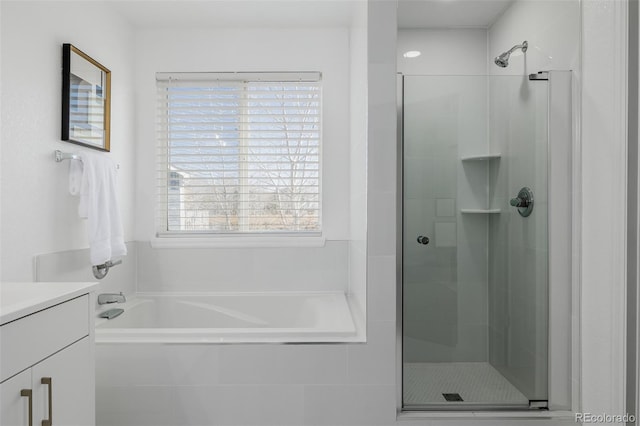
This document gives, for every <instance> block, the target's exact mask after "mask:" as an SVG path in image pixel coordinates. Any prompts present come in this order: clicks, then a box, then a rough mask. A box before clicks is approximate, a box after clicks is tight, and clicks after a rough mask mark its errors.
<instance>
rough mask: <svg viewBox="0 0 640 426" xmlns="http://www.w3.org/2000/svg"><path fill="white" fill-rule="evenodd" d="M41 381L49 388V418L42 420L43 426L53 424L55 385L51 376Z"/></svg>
mask: <svg viewBox="0 0 640 426" xmlns="http://www.w3.org/2000/svg"><path fill="white" fill-rule="evenodd" d="M40 383H42V384H43V385H47V387H48V388H49V418H48V419H44V420H43V421H42V426H52V425H53V386H52V385H51V377H43V378H42V379H40Z"/></svg>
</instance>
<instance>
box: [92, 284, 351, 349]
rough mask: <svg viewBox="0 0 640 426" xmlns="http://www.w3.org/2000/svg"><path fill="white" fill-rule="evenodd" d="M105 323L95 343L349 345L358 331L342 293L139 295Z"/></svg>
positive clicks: (100, 321)
mask: <svg viewBox="0 0 640 426" xmlns="http://www.w3.org/2000/svg"><path fill="white" fill-rule="evenodd" d="M112 308H122V309H124V313H122V314H121V315H120V316H118V317H116V318H113V319H110V320H107V319H104V318H96V333H95V338H96V343H303V342H318V343H322V342H340V341H350V340H352V339H353V337H354V336H356V326H355V324H354V321H353V317H352V315H351V311H350V309H349V304H348V302H347V298H346V296H345V295H344V294H343V293H206V294H202V293H199V294H193V293H185V294H177V293H170V294H167V293H138V294H136V295H135V296H127V302H126V303H119V304H110V305H105V306H101V307H100V312H102V311H104V310H107V309H112Z"/></svg>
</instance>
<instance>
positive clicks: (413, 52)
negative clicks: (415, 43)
mask: <svg viewBox="0 0 640 426" xmlns="http://www.w3.org/2000/svg"><path fill="white" fill-rule="evenodd" d="M420 55H422V53H421V52H420V51H419V50H410V51H408V52H404V54H403V55H402V56H404V57H405V58H417V57H418V56H420Z"/></svg>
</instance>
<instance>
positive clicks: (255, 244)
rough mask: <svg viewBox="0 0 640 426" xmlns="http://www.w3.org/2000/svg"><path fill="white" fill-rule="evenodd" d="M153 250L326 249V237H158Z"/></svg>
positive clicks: (152, 240)
mask: <svg viewBox="0 0 640 426" xmlns="http://www.w3.org/2000/svg"><path fill="white" fill-rule="evenodd" d="M150 243H151V247H153V248H278V247H324V245H325V237H323V236H322V235H313V236H308V235H305V236H293V235H278V236H270V235H269V236H262V235H216V236H210V235H198V236H195V235H194V236H189V237H183V236H169V235H166V236H157V237H155V238H152V239H151V241H150Z"/></svg>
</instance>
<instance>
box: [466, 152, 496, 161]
mask: <svg viewBox="0 0 640 426" xmlns="http://www.w3.org/2000/svg"><path fill="white" fill-rule="evenodd" d="M501 155H502V154H500V153H499V152H497V153H495V154H483V155H468V156H466V157H461V158H460V160H461V161H488V160H495V159H498V158H500V157H501Z"/></svg>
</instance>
